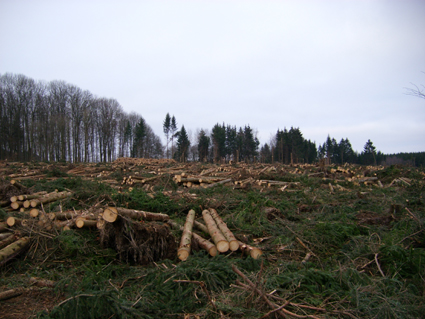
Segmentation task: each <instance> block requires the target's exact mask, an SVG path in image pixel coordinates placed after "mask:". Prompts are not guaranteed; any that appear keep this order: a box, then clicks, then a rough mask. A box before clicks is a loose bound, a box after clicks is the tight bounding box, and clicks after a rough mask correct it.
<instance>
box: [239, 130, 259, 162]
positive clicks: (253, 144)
mask: <svg viewBox="0 0 425 319" xmlns="http://www.w3.org/2000/svg"><path fill="white" fill-rule="evenodd" d="M259 144H260V143H259V142H258V139H256V138H255V137H254V134H253V132H252V129H251V127H250V126H249V125H248V126H245V127H244V130H243V147H242V154H241V157H242V159H243V160H245V161H253V160H254V158H255V156H256V155H257V150H258V145H259Z"/></svg>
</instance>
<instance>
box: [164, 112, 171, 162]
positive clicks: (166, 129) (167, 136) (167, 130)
mask: <svg viewBox="0 0 425 319" xmlns="http://www.w3.org/2000/svg"><path fill="white" fill-rule="evenodd" d="M163 129H164V134H165V139H166V144H167V154H166V157H167V158H168V155H169V154H168V142H169V140H170V131H171V117H170V113H167V115H165V120H164V124H163Z"/></svg>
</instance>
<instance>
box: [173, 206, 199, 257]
mask: <svg viewBox="0 0 425 319" xmlns="http://www.w3.org/2000/svg"><path fill="white" fill-rule="evenodd" d="M194 219H195V211H194V210H193V209H191V210H190V211H189V213H188V214H187V217H186V222H185V224H184V227H183V234H182V238H181V240H180V246H179V249H178V251H177V256H178V257H179V259H180V260H182V261H185V260H186V259H187V257H189V254H190V248H191V245H190V244H191V242H192V228H193V220H194Z"/></svg>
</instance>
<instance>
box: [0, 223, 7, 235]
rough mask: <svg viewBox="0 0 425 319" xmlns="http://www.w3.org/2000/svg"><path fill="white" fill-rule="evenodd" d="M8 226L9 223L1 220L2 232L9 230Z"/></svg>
mask: <svg viewBox="0 0 425 319" xmlns="http://www.w3.org/2000/svg"><path fill="white" fill-rule="evenodd" d="M7 227H8V225H7V223H5V222H0V233H1V232H4V231H6V230H8V229H7Z"/></svg>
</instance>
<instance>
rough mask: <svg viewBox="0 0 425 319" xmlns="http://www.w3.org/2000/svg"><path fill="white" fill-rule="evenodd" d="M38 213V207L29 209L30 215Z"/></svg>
mask: <svg viewBox="0 0 425 319" xmlns="http://www.w3.org/2000/svg"><path fill="white" fill-rule="evenodd" d="M39 213H40V211H39V210H38V208H32V209H31V210H30V216H31V217H37V216H38V214H39Z"/></svg>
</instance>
